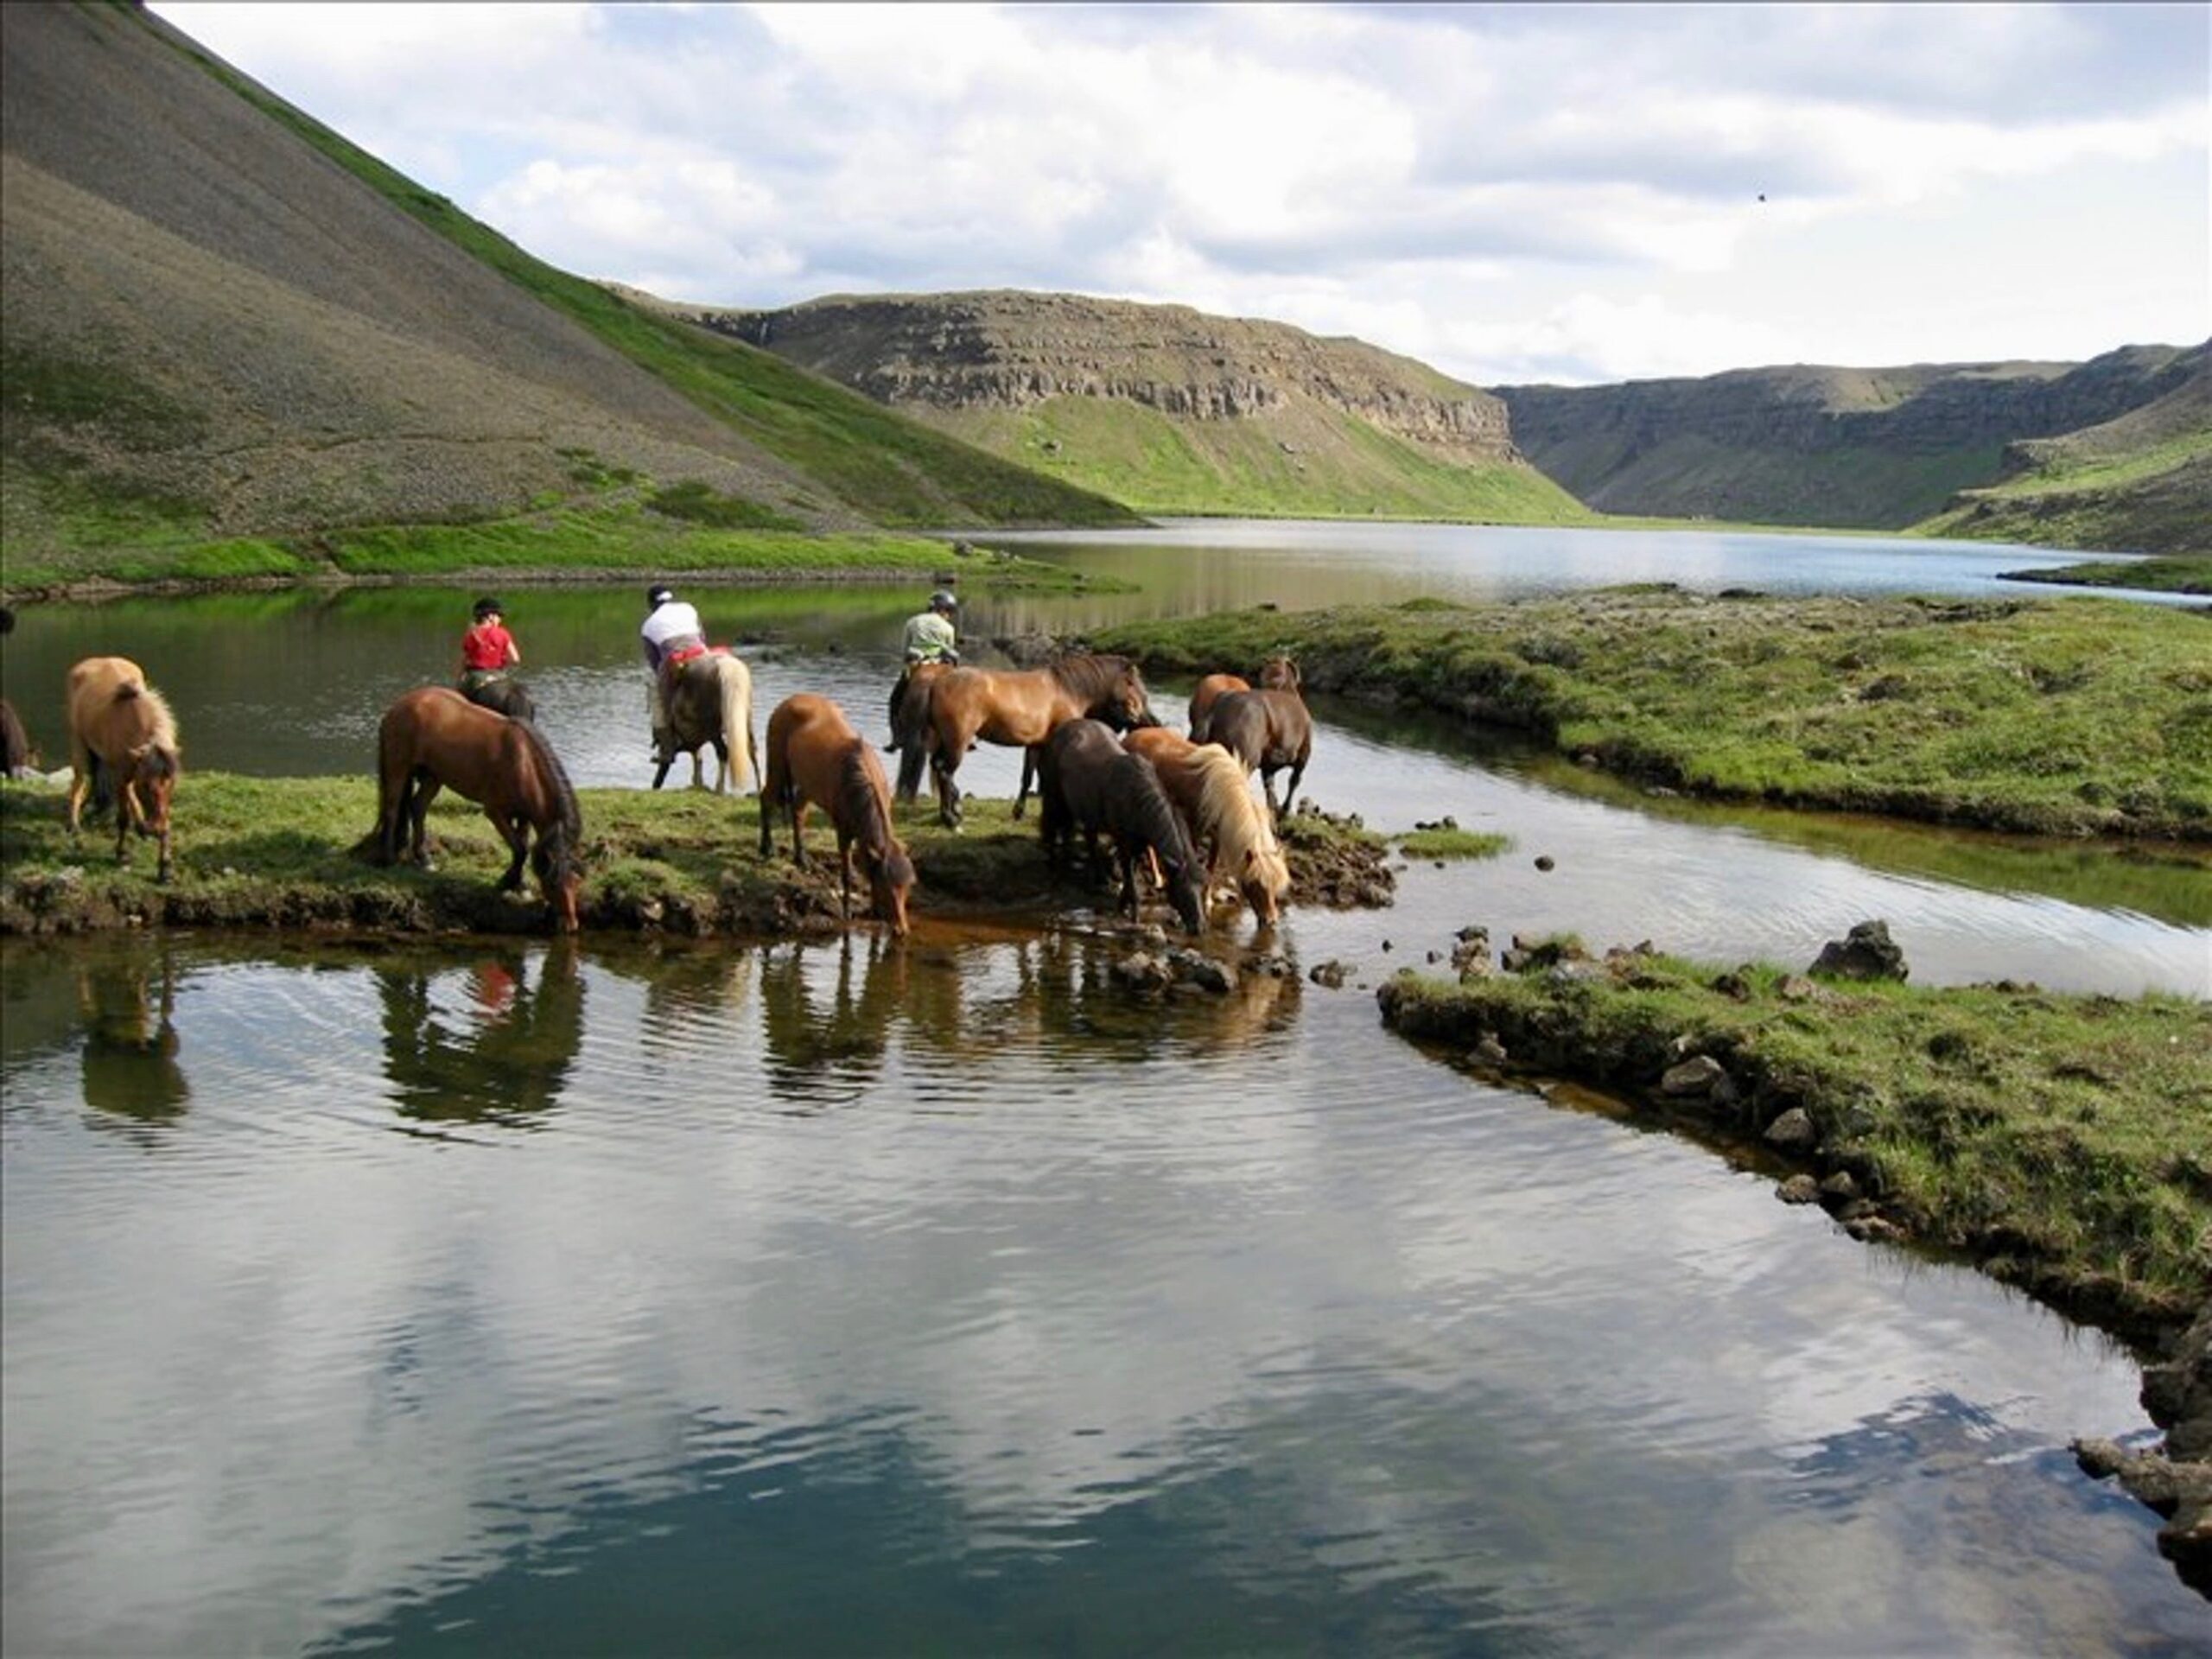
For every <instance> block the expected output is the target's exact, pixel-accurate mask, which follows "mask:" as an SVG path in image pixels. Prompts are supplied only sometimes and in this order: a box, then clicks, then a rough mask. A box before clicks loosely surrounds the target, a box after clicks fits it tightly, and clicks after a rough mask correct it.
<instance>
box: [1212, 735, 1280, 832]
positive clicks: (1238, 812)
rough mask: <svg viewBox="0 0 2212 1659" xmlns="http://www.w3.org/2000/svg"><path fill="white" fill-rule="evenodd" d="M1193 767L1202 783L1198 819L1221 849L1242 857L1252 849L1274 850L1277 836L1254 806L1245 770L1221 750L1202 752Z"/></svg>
mask: <svg viewBox="0 0 2212 1659" xmlns="http://www.w3.org/2000/svg"><path fill="white" fill-rule="evenodd" d="M1193 764H1194V766H1195V767H1196V768H1197V770H1198V772H1199V774H1200V776H1201V779H1202V780H1203V781H1202V784H1201V790H1202V793H1201V794H1200V797H1199V799H1200V801H1201V802H1202V803H1203V805H1202V809H1201V810H1200V813H1199V817H1200V819H1201V820H1202V821H1203V822H1204V823H1205V824H1206V826H1207V827H1208V828H1209V829H1211V830H1212V831H1213V834H1214V836H1215V838H1216V839H1217V840H1218V841H1219V842H1221V844H1222V850H1223V851H1224V853H1227V854H1229V855H1231V856H1234V857H1239V858H1241V857H1242V856H1243V854H1244V852H1245V850H1246V849H1249V848H1256V849H1259V850H1260V851H1262V852H1272V851H1274V835H1273V834H1272V832H1270V831H1269V829H1268V823H1267V820H1266V819H1265V818H1264V817H1262V816H1261V813H1260V809H1259V808H1258V807H1257V806H1256V805H1255V804H1253V801H1252V791H1251V790H1250V789H1249V787H1248V786H1247V785H1246V784H1245V782H1244V772H1243V768H1242V767H1240V766H1237V764H1236V761H1234V760H1230V758H1229V756H1228V754H1227V753H1225V752H1224V751H1222V750H1220V749H1206V750H1202V751H1200V752H1199V753H1198V755H1197V756H1196V757H1195V759H1194V762H1193Z"/></svg>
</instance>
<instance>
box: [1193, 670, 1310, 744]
mask: <svg viewBox="0 0 2212 1659" xmlns="http://www.w3.org/2000/svg"><path fill="white" fill-rule="evenodd" d="M1259 683H1260V684H1261V685H1262V686H1263V687H1265V688H1267V689H1268V690H1277V691H1295V690H1298V664H1296V663H1294V662H1293V661H1291V659H1290V658H1287V657H1270V658H1268V660H1267V661H1265V662H1264V663H1262V664H1260V679H1259ZM1251 689H1252V682H1250V681H1249V680H1247V679H1246V678H1244V677H1243V676H1242V675H1241V674H1209V675H1207V676H1206V677H1205V678H1204V679H1203V680H1200V681H1199V682H1198V689H1197V690H1194V691H1192V693H1191V741H1192V742H1193V743H1205V742H1210V741H1211V735H1210V734H1209V733H1208V731H1207V729H1206V727H1207V717H1208V715H1209V713H1210V711H1211V709H1212V708H1213V706H1214V704H1215V703H1217V702H1220V701H1221V699H1222V698H1224V696H1228V695H1229V693H1230V692H1231V691H1249V690H1251Z"/></svg>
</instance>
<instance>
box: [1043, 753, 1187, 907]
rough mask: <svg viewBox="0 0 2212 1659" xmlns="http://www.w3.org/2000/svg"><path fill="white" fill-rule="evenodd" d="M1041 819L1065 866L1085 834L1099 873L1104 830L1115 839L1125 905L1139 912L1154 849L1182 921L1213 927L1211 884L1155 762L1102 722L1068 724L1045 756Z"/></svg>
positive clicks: (1056, 858) (1049, 849)
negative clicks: (1208, 916) (1142, 879)
mask: <svg viewBox="0 0 2212 1659" xmlns="http://www.w3.org/2000/svg"><path fill="white" fill-rule="evenodd" d="M1037 774H1038V787H1037V798H1038V800H1039V802H1041V803H1042V807H1041V810H1039V813H1038V822H1039V827H1040V828H1041V829H1042V830H1043V832H1044V838H1045V856H1046V860H1047V861H1049V862H1050V863H1051V864H1052V866H1053V867H1054V868H1058V867H1059V866H1060V864H1061V863H1062V861H1063V858H1064V855H1065V852H1066V849H1067V843H1068V840H1069V837H1070V836H1072V835H1074V834H1076V833H1077V832H1078V831H1079V832H1081V834H1082V836H1083V838H1084V852H1085V854H1086V855H1087V860H1088V862H1089V865H1090V869H1091V872H1092V874H1094V876H1095V875H1096V874H1097V873H1098V872H1099V870H1100V868H1101V865H1100V861H1099V857H1098V834H1099V831H1100V830H1102V829H1103V830H1104V831H1106V832H1107V833H1108V834H1109V835H1111V836H1113V837H1114V850H1115V855H1116V857H1117V858H1118V859H1119V860H1120V862H1121V868H1122V897H1121V904H1122V910H1123V911H1124V912H1127V913H1128V915H1131V916H1135V914H1136V913H1137V879H1136V859H1137V855H1138V854H1139V853H1141V852H1145V853H1149V854H1150V855H1152V856H1153V857H1154V858H1156V859H1157V860H1158V861H1159V862H1160V871H1161V874H1162V876H1163V879H1164V881H1165V884H1166V888H1167V899H1168V902H1169V903H1171V904H1172V905H1173V906H1175V913H1176V914H1177V915H1178V916H1179V917H1180V918H1182V921H1183V928H1184V931H1185V932H1189V933H1196V932H1198V930H1199V929H1200V928H1201V927H1202V926H1204V925H1205V879H1204V878H1203V876H1201V874H1199V870H1198V855H1197V854H1196V853H1194V852H1192V849H1191V837H1190V836H1189V835H1187V834H1186V833H1185V830H1184V829H1183V821H1182V819H1180V818H1179V817H1176V815H1175V809H1174V807H1173V804H1170V802H1169V801H1168V798H1167V794H1166V791H1165V790H1163V789H1162V788H1161V787H1160V774H1159V773H1158V772H1155V771H1154V770H1153V766H1152V762H1151V761H1149V760H1146V759H1145V758H1144V757H1143V756H1142V755H1141V754H1131V753H1129V752H1128V750H1127V749H1125V748H1123V747H1122V745H1121V743H1120V741H1119V740H1117V739H1116V737H1115V735H1114V734H1113V732H1112V731H1111V730H1110V729H1109V728H1107V727H1106V726H1104V725H1103V724H1102V723H1101V722H1100V721H1095V720H1084V719H1076V720H1069V721H1062V722H1061V723H1060V724H1059V725H1058V727H1056V728H1054V729H1053V732H1052V735H1051V736H1050V737H1048V738H1046V740H1045V741H1044V744H1043V746H1042V747H1041V748H1040V750H1039V754H1038V760H1037Z"/></svg>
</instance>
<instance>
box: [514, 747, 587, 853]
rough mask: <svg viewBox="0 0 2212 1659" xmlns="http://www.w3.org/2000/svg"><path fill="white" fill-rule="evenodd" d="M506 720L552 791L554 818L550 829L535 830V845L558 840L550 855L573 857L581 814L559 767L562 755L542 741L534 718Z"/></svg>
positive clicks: (565, 774)
mask: <svg viewBox="0 0 2212 1659" xmlns="http://www.w3.org/2000/svg"><path fill="white" fill-rule="evenodd" d="M508 723H509V724H511V725H512V727H513V728H515V730H517V731H518V732H519V733H521V734H522V739H523V741H524V743H525V744H526V745H528V746H529V748H530V752H531V754H532V755H533V756H535V757H536V759H537V768H538V770H539V771H540V772H542V773H543V774H544V778H545V781H546V784H547V785H548V787H550V789H551V790H552V791H553V804H554V811H555V815H556V823H554V824H553V825H552V826H551V828H550V829H541V830H540V831H539V832H538V845H540V846H541V847H543V846H546V845H548V844H549V843H557V845H556V847H555V850H554V853H553V856H555V857H557V858H569V857H573V856H574V855H575V847H576V844H577V843H578V842H582V840H583V836H584V814H583V808H582V806H581V805H580V804H578V803H577V800H576V791H575V788H574V787H573V786H572V785H570V784H569V773H568V769H567V768H566V767H564V766H562V764H561V757H560V756H559V755H557V754H556V753H554V752H553V746H552V745H551V744H550V743H549V742H547V741H545V734H544V733H543V732H541V731H539V730H538V729H537V723H536V722H535V721H527V720H523V719H520V718H511V719H510V721H509V722H508Z"/></svg>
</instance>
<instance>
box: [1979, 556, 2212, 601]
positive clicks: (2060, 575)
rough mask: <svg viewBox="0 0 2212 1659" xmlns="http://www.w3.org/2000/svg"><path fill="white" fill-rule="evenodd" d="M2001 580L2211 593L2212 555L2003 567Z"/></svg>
mask: <svg viewBox="0 0 2212 1659" xmlns="http://www.w3.org/2000/svg"><path fill="white" fill-rule="evenodd" d="M2005 581H2007V582H2065V583H2067V584H2069V586H2072V587H2076V588H2134V589H2136V590H2137V591H2139V592H2141V593H2147V594H2212V557H2204V558H2191V557H2182V558H2166V559H2160V558H2151V559H2126V560H2120V559H2113V560H2103V561H2092V562H2090V563H2087V564H2061V565H2055V566H2050V567H2046V568H2044V569H2035V570H2007V571H2006V572H2005Z"/></svg>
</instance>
